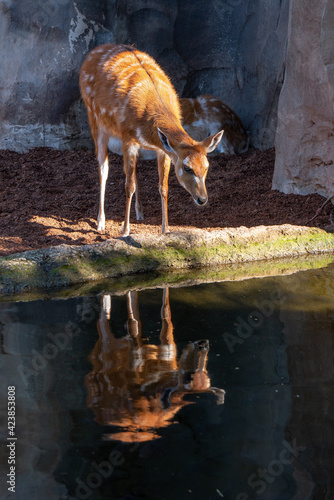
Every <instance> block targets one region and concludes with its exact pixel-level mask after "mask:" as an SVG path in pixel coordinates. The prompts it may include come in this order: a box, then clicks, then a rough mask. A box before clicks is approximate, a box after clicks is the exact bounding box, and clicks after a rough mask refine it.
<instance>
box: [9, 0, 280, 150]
mask: <svg viewBox="0 0 334 500" xmlns="http://www.w3.org/2000/svg"><path fill="white" fill-rule="evenodd" d="M0 9H1V14H0V46H1V49H2V50H1V53H2V71H1V73H0V87H1V89H2V93H1V108H0V120H1V124H0V148H8V149H12V150H16V151H25V150H27V149H29V148H31V147H34V146H52V147H55V148H60V149H64V148H75V147H81V146H84V145H89V146H91V145H92V143H91V139H90V132H89V129H88V125H87V119H86V112H85V110H84V109H83V105H82V102H81V98H80V94H79V87H78V71H79V68H80V65H81V63H82V61H83V59H84V57H85V55H86V53H87V52H88V51H89V50H90V49H92V48H93V47H94V46H96V45H98V44H102V43H107V42H108V43H109V42H114V41H115V42H117V43H133V44H135V45H136V46H137V47H138V48H139V49H141V50H144V51H147V52H149V53H150V54H151V55H152V56H153V57H155V58H156V59H157V60H158V62H159V63H160V64H161V66H162V67H163V68H164V69H165V71H166V72H167V73H168V74H169V76H170V77H171V79H172V81H173V83H174V85H175V87H176V89H177V91H178V92H179V94H180V95H183V96H185V97H196V96H197V95H199V94H203V93H211V94H214V95H216V96H217V97H219V98H221V99H222V100H224V101H225V102H226V103H227V104H228V105H229V106H230V107H232V109H234V110H235V111H236V112H237V113H238V114H239V115H240V117H241V118H242V120H243V122H244V124H245V127H246V128H247V129H248V130H249V132H250V136H251V141H252V143H253V145H255V146H256V147H260V148H262V149H266V148H267V147H270V146H272V145H273V142H274V136H275V129H276V114H277V100H278V96H279V92H280V88H281V84H282V75H283V67H284V57H285V56H284V49H285V43H286V34H287V21H288V0H281V1H280V2H277V0H257V1H254V0H196V2H194V1H193V0H182V1H177V0H168V1H167V0H96V1H94V2H90V1H88V0H76V2H73V0H34V2H31V1H28V0H27V1H26V2H14V1H12V0H3V1H2V2H1V3H0Z"/></svg>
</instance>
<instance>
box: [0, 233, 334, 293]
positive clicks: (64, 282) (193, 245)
mask: <svg viewBox="0 0 334 500" xmlns="http://www.w3.org/2000/svg"><path fill="white" fill-rule="evenodd" d="M328 252H334V235H333V234H331V233H327V232H326V231H323V230H321V229H317V228H309V227H302V226H291V225H282V226H257V227H253V228H246V227H239V228H231V229H221V230H215V231H210V232H209V231H204V230H199V229H192V230H185V231H183V232H176V233H170V234H168V235H166V236H162V235H161V236H152V235H145V236H143V235H141V236H138V235H133V236H129V237H127V238H123V239H113V240H108V241H105V242H103V243H96V244H94V245H84V246H68V245H59V246H57V247H51V248H47V249H41V250H36V251H29V252H23V253H20V254H15V255H11V256H8V257H2V258H0V293H1V294H8V293H14V292H24V291H30V290H37V289H52V288H56V287H61V286H69V285H75V284H79V283H85V282H89V281H96V280H102V279H106V278H116V277H120V276H126V275H132V274H135V273H143V272H149V271H167V270H175V269H187V268H202V267H205V268H206V272H208V271H209V268H212V267H213V266H215V267H218V266H223V265H227V264H236V263H242V262H252V261H259V260H265V259H277V258H283V257H296V256H300V255H308V254H319V253H328Z"/></svg>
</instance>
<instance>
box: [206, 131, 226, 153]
mask: <svg viewBox="0 0 334 500" xmlns="http://www.w3.org/2000/svg"><path fill="white" fill-rule="evenodd" d="M223 133H224V130H221V131H220V132H217V134H214V135H210V136H209V137H207V138H206V139H204V141H202V144H203V146H205V147H206V152H207V153H211V152H212V151H214V150H215V149H216V147H217V146H218V144H219V143H220V141H221V138H222V137H223Z"/></svg>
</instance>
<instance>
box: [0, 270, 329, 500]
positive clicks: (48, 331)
mask: <svg viewBox="0 0 334 500" xmlns="http://www.w3.org/2000/svg"><path fill="white" fill-rule="evenodd" d="M333 278H334V266H333V265H329V266H328V267H327V268H324V269H320V270H310V271H304V272H300V273H296V274H293V275H290V276H286V277H276V278H262V279H249V280H244V281H239V282H224V283H214V284H209V285H199V286H193V287H187V288H170V289H169V290H168V289H156V290H143V291H140V292H138V293H137V292H132V293H128V294H125V295H119V296H110V295H108V294H107V293H106V294H104V295H98V296H90V297H80V298H75V299H68V300H58V299H53V300H38V301H33V302H20V303H15V302H13V303H10V302H7V303H0V329H1V330H0V331H1V334H2V350H1V354H0V369H1V380H2V384H1V422H2V424H1V426H2V434H1V436H2V441H3V442H4V444H5V445H6V444H7V443H8V441H9V440H8V439H7V438H8V430H7V424H6V422H7V392H8V391H7V388H8V386H11V387H12V386H13V387H15V397H16V399H15V402H16V422H15V423H16V428H15V437H16V438H17V440H15V441H10V442H12V443H15V447H13V449H14V448H15V494H14V493H10V492H9V491H8V489H7V488H8V486H9V484H6V480H7V479H8V478H7V477H6V474H7V473H8V472H9V464H8V463H7V462H8V457H9V454H10V448H9V447H7V446H3V447H2V448H1V481H2V482H1V495H4V496H3V498H7V497H8V498H15V499H23V498H24V499H28V500H30V499H32V500H34V499H38V500H42V499H43V500H44V499H50V500H53V499H75V498H76V499H85V498H90V499H94V500H102V499H117V500H118V499H124V500H135V499H138V500H139V499H149V500H155V499H157V500H160V499H166V500H169V499H170V500H172V499H176V500H178V499H181V500H183V499H189V500H197V499H200V500H202V499H203V500H204V499H208V500H219V499H220V498H225V499H238V500H246V499H257V498H259V499H264V500H269V499H275V500H286V499H296V500H297V499H298V500H299V499H300V500H305V499H311V498H312V499H313V498H314V499H333V498H334V487H333V481H334V479H333V478H334V426H333V417H334V367H333V359H334V323H333V322H334V280H333ZM3 424H4V427H3Z"/></svg>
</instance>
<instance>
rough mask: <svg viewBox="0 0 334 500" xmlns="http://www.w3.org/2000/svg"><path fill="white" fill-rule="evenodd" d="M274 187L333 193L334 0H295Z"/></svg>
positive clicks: (282, 99) (289, 190)
mask: <svg viewBox="0 0 334 500" xmlns="http://www.w3.org/2000/svg"><path fill="white" fill-rule="evenodd" d="M288 39H289V43H288V49H287V58H286V75H285V81H284V85H283V88H282V92H281V95H280V99H279V106H278V129H277V135H276V164H275V173H274V178H273V188H274V189H278V190H280V191H283V192H284V193H297V194H309V193H314V192H316V193H319V194H321V195H323V196H329V195H331V194H332V195H333V193H334V3H333V1H332V0H319V1H317V2H308V1H307V0H294V1H293V2H291V12H290V22H289V34H288Z"/></svg>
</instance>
